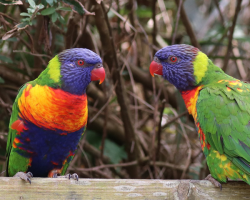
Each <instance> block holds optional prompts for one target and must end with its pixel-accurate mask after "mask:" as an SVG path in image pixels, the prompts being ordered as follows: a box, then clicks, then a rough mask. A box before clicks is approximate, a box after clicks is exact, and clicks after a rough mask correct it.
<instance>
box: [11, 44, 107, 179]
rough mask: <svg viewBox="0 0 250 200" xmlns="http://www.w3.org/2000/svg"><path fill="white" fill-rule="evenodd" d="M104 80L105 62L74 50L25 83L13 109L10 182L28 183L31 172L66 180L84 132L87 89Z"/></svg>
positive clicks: (61, 56)
mask: <svg viewBox="0 0 250 200" xmlns="http://www.w3.org/2000/svg"><path fill="white" fill-rule="evenodd" d="M104 79H105V70H104V68H103V65H102V60H101V58H100V57H99V56H98V55H97V54H96V53H94V52H92V51H90V50H88V49H82V48H75V49H68V50H65V51H63V52H61V53H60V54H58V55H56V56H55V57H54V58H53V59H52V60H50V62H49V64H48V66H47V68H46V69H45V70H44V71H43V72H42V73H41V74H40V75H39V77H38V78H37V79H35V80H34V81H31V82H28V83H26V84H25V85H24V86H23V87H22V88H21V89H20V91H19V93H18V95H17V97H16V100H15V102H14V104H13V111H12V115H11V119H10V125H9V135H8V143H7V150H6V152H7V167H6V172H7V176H14V175H15V174H16V173H17V174H19V175H18V177H20V178H22V179H24V180H26V181H29V182H30V178H31V177H29V174H28V173H27V174H25V172H27V171H29V172H32V174H33V175H34V177H57V175H64V174H65V172H66V170H67V168H68V166H69V163H70V161H71V160H72V159H73V157H74V155H75V152H76V149H77V144H78V142H79V141H80V139H81V137H82V135H83V133H84V132H85V130H86V125H87V118H88V107H87V96H86V88H87V86H88V84H89V83H90V82H91V81H98V80H100V83H101V82H103V81H104ZM20 173H21V174H20ZM16 176H17V175H16ZM72 177H73V178H74V179H78V176H75V175H74V176H72Z"/></svg>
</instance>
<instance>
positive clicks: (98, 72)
mask: <svg viewBox="0 0 250 200" xmlns="http://www.w3.org/2000/svg"><path fill="white" fill-rule="evenodd" d="M104 79H105V70H104V68H103V67H102V65H99V66H98V67H96V68H94V69H92V71H91V81H99V80H100V82H99V84H101V83H102V82H103V81H104Z"/></svg>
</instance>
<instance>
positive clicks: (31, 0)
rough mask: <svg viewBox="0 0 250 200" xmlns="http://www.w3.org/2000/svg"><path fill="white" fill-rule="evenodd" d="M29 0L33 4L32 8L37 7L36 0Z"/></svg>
mask: <svg viewBox="0 0 250 200" xmlns="http://www.w3.org/2000/svg"><path fill="white" fill-rule="evenodd" d="M28 2H29V4H30V6H31V7H32V8H35V7H36V4H35V2H34V1H33V0H28Z"/></svg>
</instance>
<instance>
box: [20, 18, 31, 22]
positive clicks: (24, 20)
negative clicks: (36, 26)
mask: <svg viewBox="0 0 250 200" xmlns="http://www.w3.org/2000/svg"><path fill="white" fill-rule="evenodd" d="M21 21H22V22H29V21H30V18H23V19H22V20H21Z"/></svg>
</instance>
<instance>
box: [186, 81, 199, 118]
mask: <svg viewBox="0 0 250 200" xmlns="http://www.w3.org/2000/svg"><path fill="white" fill-rule="evenodd" d="M201 88H202V86H199V87H196V88H194V89H193V90H189V91H184V92H181V96H182V98H183V100H184V102H185V105H186V107H187V110H188V112H189V114H191V115H193V117H194V120H195V121H196V118H197V110H196V102H197V99H198V95H199V91H200V90H201Z"/></svg>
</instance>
